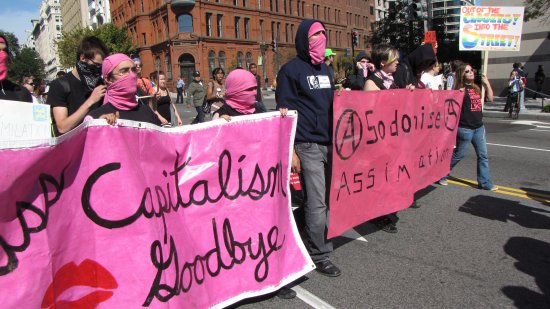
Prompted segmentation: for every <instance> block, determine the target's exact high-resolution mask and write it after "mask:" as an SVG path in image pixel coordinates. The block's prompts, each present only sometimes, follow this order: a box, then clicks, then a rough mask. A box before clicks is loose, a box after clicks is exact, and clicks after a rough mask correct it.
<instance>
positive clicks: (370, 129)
mask: <svg viewBox="0 0 550 309" xmlns="http://www.w3.org/2000/svg"><path fill="white" fill-rule="evenodd" d="M372 113H374V112H373V111H372V110H370V109H369V110H368V111H366V112H365V119H366V120H367V130H368V131H372V132H374V138H373V139H369V140H367V145H370V144H374V143H376V142H377V141H378V133H376V128H375V127H374V126H371V125H369V115H370V114H372Z"/></svg>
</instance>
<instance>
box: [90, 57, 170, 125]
mask: <svg viewBox="0 0 550 309" xmlns="http://www.w3.org/2000/svg"><path fill="white" fill-rule="evenodd" d="M101 71H102V73H103V76H104V78H105V85H106V86H107V91H106V92H105V97H104V99H103V105H102V106H101V107H98V108H96V109H94V110H93V111H91V112H90V113H89V114H88V116H87V117H86V119H89V117H91V118H103V119H106V120H107V122H108V123H110V124H113V123H114V122H115V121H116V118H120V119H128V120H134V121H141V122H148V123H152V124H156V125H160V120H159V118H158V117H157V115H156V114H155V113H154V112H153V110H151V108H149V106H147V105H144V104H138V102H137V99H136V87H137V75H136V67H135V65H134V62H133V61H132V59H130V57H128V56H126V55H124V54H114V55H111V56H109V57H107V58H105V60H103V66H102V70H101Z"/></svg>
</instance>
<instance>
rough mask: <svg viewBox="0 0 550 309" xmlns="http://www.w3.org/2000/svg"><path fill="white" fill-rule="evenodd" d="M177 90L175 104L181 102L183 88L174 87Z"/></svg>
mask: <svg viewBox="0 0 550 309" xmlns="http://www.w3.org/2000/svg"><path fill="white" fill-rule="evenodd" d="M176 89H177V91H178V96H177V97H176V104H178V103H181V104H183V88H176Z"/></svg>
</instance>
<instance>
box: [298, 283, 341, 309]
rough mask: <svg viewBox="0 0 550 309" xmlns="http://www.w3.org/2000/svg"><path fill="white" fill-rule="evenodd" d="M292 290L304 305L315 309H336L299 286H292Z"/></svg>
mask: <svg viewBox="0 0 550 309" xmlns="http://www.w3.org/2000/svg"><path fill="white" fill-rule="evenodd" d="M292 289H293V290H294V292H296V296H298V298H299V299H301V300H303V301H304V302H305V303H306V304H308V305H310V306H311V307H313V308H315V309H336V308H335V307H333V306H331V305H330V304H328V303H327V302H325V301H324V300H322V299H320V298H319V297H317V296H315V295H313V294H311V293H310V292H309V291H308V290H306V289H304V288H302V287H301V286H299V285H296V286H293V287H292Z"/></svg>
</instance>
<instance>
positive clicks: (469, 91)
mask: <svg viewBox="0 0 550 309" xmlns="http://www.w3.org/2000/svg"><path fill="white" fill-rule="evenodd" d="M474 78H475V73H474V70H473V69H472V66H470V65H469V64H466V63H464V64H461V65H460V66H459V67H458V69H457V70H456V81H455V84H454V89H455V90H463V91H464V100H463V101H462V113H461V114H460V121H459V124H458V135H457V136H456V148H455V149H454V151H453V157H452V159H451V170H452V169H453V167H455V165H457V164H458V162H460V160H462V158H464V156H465V155H466V151H467V150H468V145H469V144H470V143H471V144H472V145H473V146H474V149H475V151H476V155H477V183H478V187H479V188H480V189H483V190H490V191H496V190H498V187H497V186H495V185H494V184H493V182H492V181H491V175H490V173H489V155H488V153H487V141H486V136H485V125H484V124H483V114H482V109H483V102H481V89H480V87H479V86H478V85H476V84H475V83H474ZM481 83H482V86H483V87H484V88H485V91H486V97H487V101H488V102H491V101H493V88H492V87H491V83H490V82H489V79H488V78H487V76H486V75H485V74H483V76H482V77H481ZM439 184H441V185H444V186H446V185H447V177H444V178H442V179H441V180H440V181H439Z"/></svg>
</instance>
